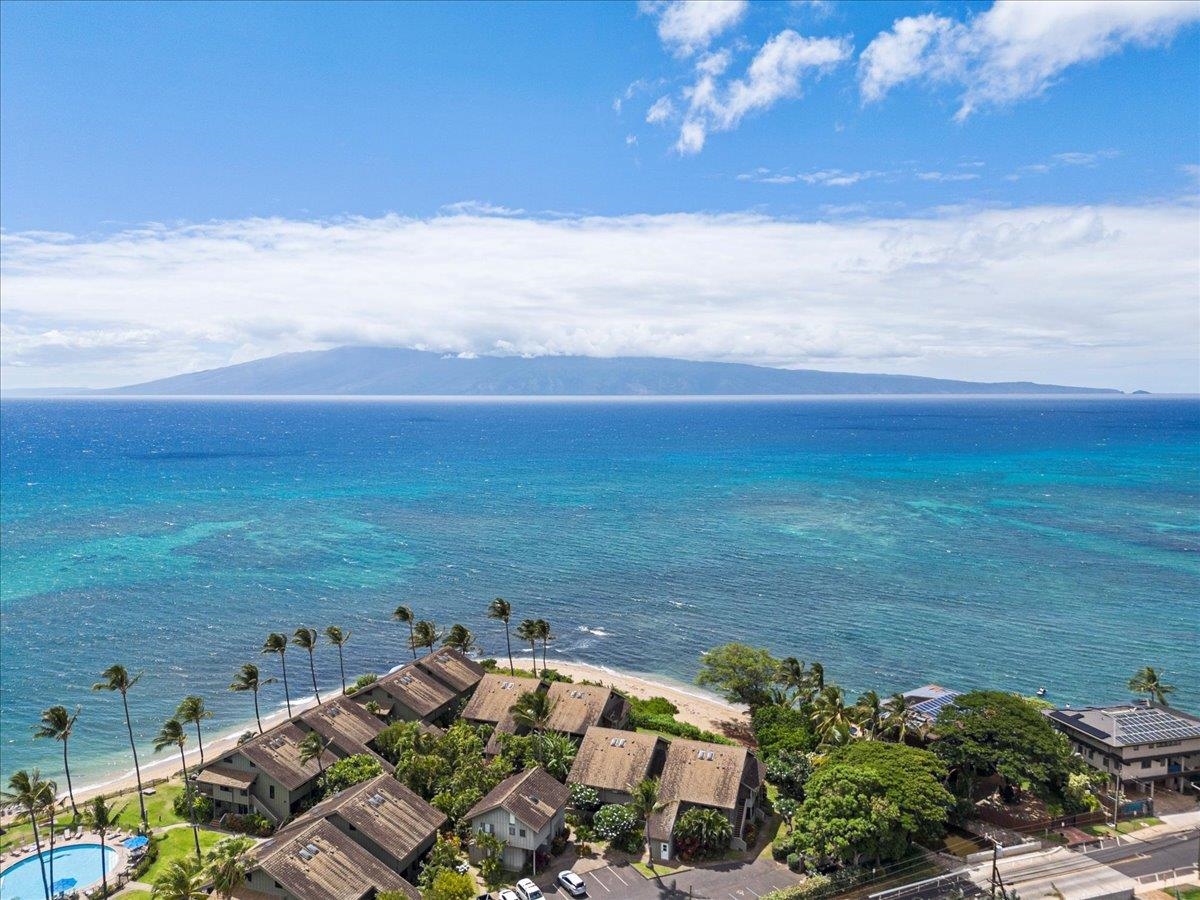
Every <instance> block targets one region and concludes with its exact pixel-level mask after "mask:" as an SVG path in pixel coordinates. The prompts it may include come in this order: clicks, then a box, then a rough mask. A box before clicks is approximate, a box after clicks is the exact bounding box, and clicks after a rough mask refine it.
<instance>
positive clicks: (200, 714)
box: [175, 697, 212, 765]
mask: <svg viewBox="0 0 1200 900" xmlns="http://www.w3.org/2000/svg"><path fill="white" fill-rule="evenodd" d="M175 718H177V719H178V720H179V721H180V722H183V723H184V724H186V725H195V726H196V745H197V746H198V747H199V748H200V765H204V738H203V736H202V735H201V734H200V723H201V722H202V721H203V720H205V719H211V718H212V713H211V712H209V711H208V709H207V708H206V707H205V706H204V698H203V697H184V698H183V700H182V701H181V702H180V704H179V708H178V709H176V710H175Z"/></svg>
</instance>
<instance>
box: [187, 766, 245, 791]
mask: <svg viewBox="0 0 1200 900" xmlns="http://www.w3.org/2000/svg"><path fill="white" fill-rule="evenodd" d="M256 778H258V773H257V772H244V771H242V770H241V769H234V768H232V767H230V766H221V765H217V764H216V763H214V764H213V765H211V766H205V767H204V768H203V769H201V770H200V772H199V774H197V775H196V778H195V780H196V783H197V784H215V785H217V786H219V787H227V788H248V787H250V785H252V784H254V780H255V779H256Z"/></svg>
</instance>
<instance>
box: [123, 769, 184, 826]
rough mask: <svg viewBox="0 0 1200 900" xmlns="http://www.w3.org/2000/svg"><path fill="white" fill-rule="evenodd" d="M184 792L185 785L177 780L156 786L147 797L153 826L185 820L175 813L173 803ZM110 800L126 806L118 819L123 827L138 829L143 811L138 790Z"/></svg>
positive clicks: (150, 820) (149, 818)
mask: <svg viewBox="0 0 1200 900" xmlns="http://www.w3.org/2000/svg"><path fill="white" fill-rule="evenodd" d="M182 793H183V785H182V784H181V783H180V782H178V781H175V780H172V781H168V782H166V783H164V784H156V785H155V786H154V793H153V794H151V795H150V796H149V797H146V798H145V799H146V819H147V820H148V821H149V822H150V827H151V828H164V827H166V826H167V825H174V824H176V823H178V822H182V821H184V820H183V818H181V817H180V816H177V815H175V809H174V807H173V805H172V804H174V802H175V798H176V797H178V796H179V795H180V794H182ZM109 802H110V804H111V805H112V806H114V807H120V806H124V807H125V808H124V809H122V810H121V815H120V817H119V818H118V820H117V821H118V822H120V824H121V827H122V828H123V829H125V830H126V831H137V829H138V826H139V825H141V824H142V813H141V809H140V807H139V806H138V798H137V791H130V792H129V793H127V794H121V795H120V796H119V797H112V798H110V800H109Z"/></svg>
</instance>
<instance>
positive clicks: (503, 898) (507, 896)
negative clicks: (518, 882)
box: [496, 888, 521, 900]
mask: <svg viewBox="0 0 1200 900" xmlns="http://www.w3.org/2000/svg"><path fill="white" fill-rule="evenodd" d="M496 900H521V898H520V897H518V896H517V892H516V891H512V890H509V889H508V888H505V889H504V890H502V891H501V892H500V896H499V897H497V898H496Z"/></svg>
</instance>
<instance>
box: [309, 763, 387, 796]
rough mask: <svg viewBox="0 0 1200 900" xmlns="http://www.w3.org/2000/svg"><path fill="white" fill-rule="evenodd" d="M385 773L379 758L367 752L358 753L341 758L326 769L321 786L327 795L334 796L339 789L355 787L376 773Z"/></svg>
mask: <svg viewBox="0 0 1200 900" xmlns="http://www.w3.org/2000/svg"><path fill="white" fill-rule="evenodd" d="M382 774H383V766H381V765H380V764H379V760H378V759H376V758H375V757H374V756H371V755H370V754H367V753H356V754H354V755H353V756H347V757H346V758H345V759H339V760H338V761H337V762H335V763H334V764H333V765H331V766H330V767H329V768H327V769H326V770H325V774H324V775H323V776H321V788H322V790H323V791H324V792H325V796H326V797H330V796H333V795H334V794H336V793H338V792H339V791H344V790H345V789H346V788H348V787H353V786H354V785H356V784H359V783H360V782H363V781H369V780H370V779H372V778H374V777H375V776H376V775H382Z"/></svg>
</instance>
